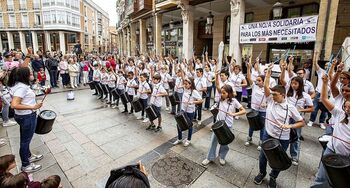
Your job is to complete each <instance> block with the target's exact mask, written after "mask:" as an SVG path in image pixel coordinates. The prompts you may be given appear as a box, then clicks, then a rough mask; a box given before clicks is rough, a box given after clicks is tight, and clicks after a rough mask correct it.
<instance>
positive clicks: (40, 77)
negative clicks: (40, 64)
mask: <svg viewBox="0 0 350 188" xmlns="http://www.w3.org/2000/svg"><path fill="white" fill-rule="evenodd" d="M38 81H39V83H40V85H41V86H45V81H46V74H45V71H44V69H43V68H40V71H39V72H38Z"/></svg>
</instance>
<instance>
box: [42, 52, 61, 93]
mask: <svg viewBox="0 0 350 188" xmlns="http://www.w3.org/2000/svg"><path fill="white" fill-rule="evenodd" d="M58 61H59V60H58V58H57V56H55V57H52V56H51V54H48V58H47V59H46V61H45V65H46V68H47V70H48V71H49V75H50V84H51V87H52V88H54V87H58V86H57V71H58Z"/></svg>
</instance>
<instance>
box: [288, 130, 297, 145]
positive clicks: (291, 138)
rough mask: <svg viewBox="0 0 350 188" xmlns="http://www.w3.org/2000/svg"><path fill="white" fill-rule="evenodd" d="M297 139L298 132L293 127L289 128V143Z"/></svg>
mask: <svg viewBox="0 0 350 188" xmlns="http://www.w3.org/2000/svg"><path fill="white" fill-rule="evenodd" d="M297 141H298V133H297V131H296V130H295V129H290V132H289V143H291V144H292V143H295V142H297Z"/></svg>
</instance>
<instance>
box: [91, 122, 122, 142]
mask: <svg viewBox="0 0 350 188" xmlns="http://www.w3.org/2000/svg"><path fill="white" fill-rule="evenodd" d="M116 127H117V126H116ZM112 128H114V127H112ZM112 128H109V129H105V130H101V131H98V132H96V133H94V134H90V135H89V136H88V137H89V138H90V139H91V141H92V142H94V143H95V144H96V145H98V146H101V145H103V144H105V143H108V142H110V141H112V140H114V139H115V138H118V137H121V136H123V135H122V134H121V133H120V132H117V133H116V134H115V133H113V131H108V130H111V129H112ZM116 135H119V136H116Z"/></svg>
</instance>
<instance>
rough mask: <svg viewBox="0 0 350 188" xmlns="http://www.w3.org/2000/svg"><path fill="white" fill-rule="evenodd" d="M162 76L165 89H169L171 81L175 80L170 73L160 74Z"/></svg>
mask: <svg viewBox="0 0 350 188" xmlns="http://www.w3.org/2000/svg"><path fill="white" fill-rule="evenodd" d="M160 76H161V78H162V81H161V82H162V84H163V87H164V89H169V84H168V82H169V81H171V80H172V79H173V78H172V77H171V76H170V74H169V73H160Z"/></svg>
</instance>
